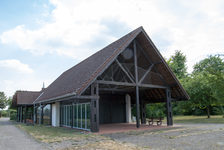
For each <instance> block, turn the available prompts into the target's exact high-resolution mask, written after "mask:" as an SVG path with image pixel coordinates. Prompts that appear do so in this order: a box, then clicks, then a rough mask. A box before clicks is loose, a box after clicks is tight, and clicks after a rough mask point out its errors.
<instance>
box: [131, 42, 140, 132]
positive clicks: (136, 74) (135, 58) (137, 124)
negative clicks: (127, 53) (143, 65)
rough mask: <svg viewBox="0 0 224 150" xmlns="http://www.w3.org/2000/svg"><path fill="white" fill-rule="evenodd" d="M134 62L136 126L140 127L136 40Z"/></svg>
mask: <svg viewBox="0 0 224 150" xmlns="http://www.w3.org/2000/svg"><path fill="white" fill-rule="evenodd" d="M133 44H134V64H135V82H136V87H135V88H136V91H135V93H136V94H135V95H136V127H137V128H139V127H140V122H139V116H140V112H139V87H138V64H137V62H138V60H137V49H136V41H135V40H134V43H133Z"/></svg>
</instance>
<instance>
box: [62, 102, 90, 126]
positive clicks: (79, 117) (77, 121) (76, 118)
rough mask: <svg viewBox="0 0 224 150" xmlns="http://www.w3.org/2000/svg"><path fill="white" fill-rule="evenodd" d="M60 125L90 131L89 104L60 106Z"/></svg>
mask: <svg viewBox="0 0 224 150" xmlns="http://www.w3.org/2000/svg"><path fill="white" fill-rule="evenodd" d="M72 121H73V122H72ZM61 125H62V126H66V127H73V128H78V129H85V130H90V103H81V104H71V105H61Z"/></svg>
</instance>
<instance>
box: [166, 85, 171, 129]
mask: <svg viewBox="0 0 224 150" xmlns="http://www.w3.org/2000/svg"><path fill="white" fill-rule="evenodd" d="M166 110H167V115H166V117H167V126H172V125H173V114H172V103H171V92H170V89H169V88H167V89H166Z"/></svg>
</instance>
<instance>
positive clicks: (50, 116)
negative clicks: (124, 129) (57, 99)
mask: <svg viewBox="0 0 224 150" xmlns="http://www.w3.org/2000/svg"><path fill="white" fill-rule="evenodd" d="M50 125H51V126H52V104H50Z"/></svg>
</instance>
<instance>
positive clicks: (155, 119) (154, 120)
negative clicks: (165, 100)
mask: <svg viewBox="0 0 224 150" xmlns="http://www.w3.org/2000/svg"><path fill="white" fill-rule="evenodd" d="M162 120H164V118H163V117H157V118H155V117H151V118H149V121H148V123H149V125H150V126H151V125H153V123H154V122H156V124H157V126H161V125H162Z"/></svg>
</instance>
